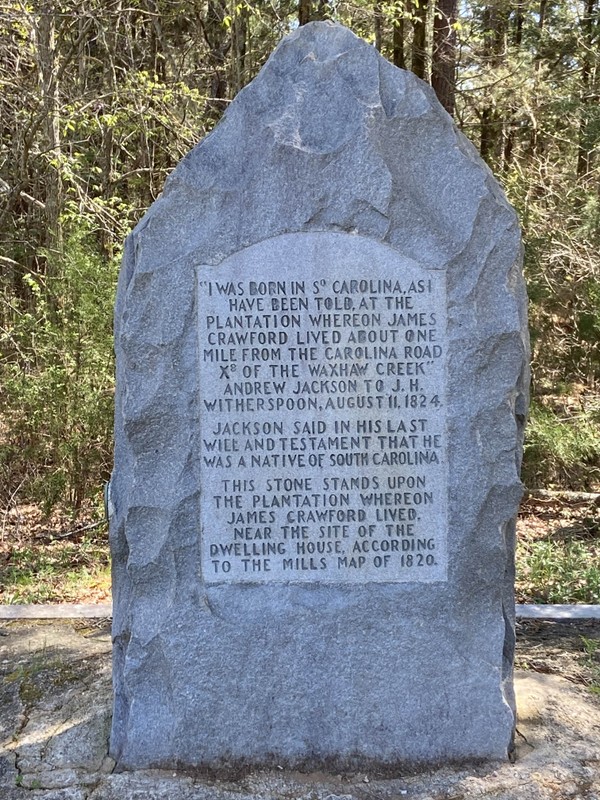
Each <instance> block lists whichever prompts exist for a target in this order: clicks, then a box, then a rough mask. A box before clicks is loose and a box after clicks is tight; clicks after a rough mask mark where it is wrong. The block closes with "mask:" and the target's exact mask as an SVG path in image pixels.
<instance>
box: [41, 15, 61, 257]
mask: <svg viewBox="0 0 600 800" xmlns="http://www.w3.org/2000/svg"><path fill="white" fill-rule="evenodd" d="M36 33H37V39H38V42H37V45H38V47H37V53H38V69H39V83H40V93H41V99H42V107H43V113H44V114H45V120H44V126H43V127H44V129H45V135H46V142H47V152H48V155H49V157H50V162H49V164H48V173H47V175H48V178H47V184H46V203H45V205H46V223H47V229H46V230H47V233H46V243H47V247H48V250H49V251H54V252H56V253H60V252H61V251H62V227H61V220H60V214H61V210H62V194H63V185H62V179H61V173H60V159H61V140H60V98H59V86H58V75H57V72H58V59H57V55H56V27H55V4H54V3H52V2H44V3H43V4H42V6H41V13H40V17H39V21H38V26H37V31H36Z"/></svg>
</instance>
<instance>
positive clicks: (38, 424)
mask: <svg viewBox="0 0 600 800" xmlns="http://www.w3.org/2000/svg"><path fill="white" fill-rule="evenodd" d="M49 263H50V264H51V267H52V269H51V270H50V271H49V272H50V274H48V275H46V276H41V275H33V274H31V273H26V274H25V275H23V277H22V283H23V287H24V289H26V290H27V293H28V296H29V297H28V302H27V304H25V303H21V304H18V303H17V302H16V301H14V300H13V302H12V305H11V309H12V314H11V315H10V316H9V317H8V319H7V320H6V322H5V327H4V330H3V331H2V333H1V336H2V345H3V349H4V353H5V356H4V360H3V361H2V363H1V364H0V378H1V386H2V388H1V395H0V399H1V401H2V405H3V407H4V408H5V409H6V414H5V416H4V419H3V427H4V430H3V435H2V446H1V449H0V470H1V475H2V484H3V485H4V486H5V487H10V486H18V485H19V484H20V485H21V486H22V492H23V494H24V495H25V496H32V497H34V498H36V499H38V500H41V501H43V502H44V504H45V505H46V506H47V507H48V508H50V507H51V506H52V505H53V504H54V503H56V502H57V501H58V500H59V499H62V500H67V501H68V502H69V503H70V504H72V506H73V508H75V509H77V508H78V507H79V506H80V504H81V502H82V500H83V499H84V498H85V496H86V495H87V494H88V493H89V492H94V491H97V490H98V489H99V487H101V485H102V483H103V481H105V480H106V479H107V476H108V475H109V472H110V464H111V453H110V442H111V431H112V398H113V360H112V330H111V320H112V305H113V297H114V289H115V283H116V276H117V262H116V260H115V259H113V260H112V261H108V260H106V259H105V258H101V257H100V256H99V255H98V253H97V252H95V251H94V247H93V238H92V237H91V236H90V235H89V233H87V232H86V231H85V230H81V229H80V230H78V231H74V232H73V233H72V234H71V235H70V236H69V238H68V239H67V240H66V243H65V248H64V256H63V257H61V258H58V259H55V258H53V257H51V256H49ZM7 500H8V498H5V502H6V501H7Z"/></svg>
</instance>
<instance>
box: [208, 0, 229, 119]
mask: <svg viewBox="0 0 600 800" xmlns="http://www.w3.org/2000/svg"><path fill="white" fill-rule="evenodd" d="M226 16H227V0H209V3H208V7H207V11H206V18H205V21H204V38H205V39H206V43H207V44H208V46H209V53H208V63H209V65H210V68H211V71H212V75H211V80H210V90H209V91H210V97H209V99H208V102H207V109H206V110H207V112H208V116H209V117H211V118H212V119H213V120H215V121H217V120H218V119H219V117H220V116H221V114H222V113H223V111H224V110H225V107H226V105H227V103H226V99H227V90H228V82H227V72H226V64H225V57H226V55H227V53H228V51H229V48H230V46H231V40H230V39H229V37H228V36H227V32H226V28H225V24H224V21H225V17H226Z"/></svg>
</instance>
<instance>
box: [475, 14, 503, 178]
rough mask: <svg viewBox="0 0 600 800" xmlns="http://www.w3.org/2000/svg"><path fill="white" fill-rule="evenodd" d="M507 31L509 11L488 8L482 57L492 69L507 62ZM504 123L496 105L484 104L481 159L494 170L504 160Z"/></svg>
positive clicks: (491, 103)
mask: <svg viewBox="0 0 600 800" xmlns="http://www.w3.org/2000/svg"><path fill="white" fill-rule="evenodd" d="M507 31H508V8H507V4H506V3H505V2H504V0H494V2H491V3H488V5H487V6H486V7H485V10H484V15H483V42H484V44H483V53H484V57H485V59H486V61H487V63H488V64H489V65H490V66H492V67H498V66H500V65H501V64H502V63H503V62H504V61H505V60H506V44H507V43H506V36H507ZM502 136H503V125H502V119H501V118H500V116H499V114H498V110H497V109H496V106H495V104H494V102H493V98H489V99H488V100H486V101H485V105H484V108H483V111H482V112H481V139H480V145H479V151H480V153H481V157H482V158H483V159H485V161H487V163H488V164H489V165H490V166H491V167H493V168H499V167H500V162H501V160H502V149H503V148H502Z"/></svg>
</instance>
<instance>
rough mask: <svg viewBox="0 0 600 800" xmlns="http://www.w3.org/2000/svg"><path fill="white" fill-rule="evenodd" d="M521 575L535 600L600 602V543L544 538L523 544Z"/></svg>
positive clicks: (532, 600)
mask: <svg viewBox="0 0 600 800" xmlns="http://www.w3.org/2000/svg"><path fill="white" fill-rule="evenodd" d="M520 561H521V563H520V564H519V566H518V569H519V572H520V574H521V578H522V579H524V580H526V582H527V584H528V585H529V587H530V593H531V598H530V602H533V603H592V604H595V603H600V543H599V542H598V541H596V542H595V543H593V542H592V543H588V542H585V541H581V540H578V539H575V540H569V539H566V540H555V541H548V540H540V541H530V542H526V543H525V544H523V543H522V544H521V552H520Z"/></svg>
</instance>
